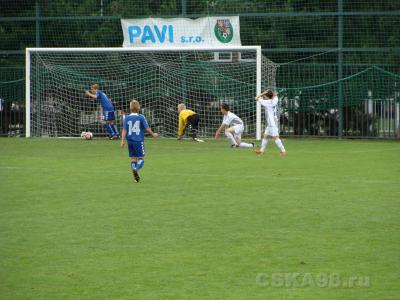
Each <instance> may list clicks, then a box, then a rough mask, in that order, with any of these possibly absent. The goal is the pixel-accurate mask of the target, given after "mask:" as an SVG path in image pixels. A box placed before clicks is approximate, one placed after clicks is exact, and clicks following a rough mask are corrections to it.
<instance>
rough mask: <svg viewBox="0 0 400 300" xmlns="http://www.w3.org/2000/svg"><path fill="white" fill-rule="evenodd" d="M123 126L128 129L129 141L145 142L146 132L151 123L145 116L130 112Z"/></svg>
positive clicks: (127, 136) (127, 137)
mask: <svg viewBox="0 0 400 300" xmlns="http://www.w3.org/2000/svg"><path fill="white" fill-rule="evenodd" d="M123 127H124V129H125V130H126V139H127V141H128V142H143V141H144V132H145V131H146V129H147V128H149V125H148V123H147V120H146V118H145V117H144V116H142V115H139V114H130V115H129V116H127V117H125V121H124V124H123Z"/></svg>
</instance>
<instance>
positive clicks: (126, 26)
mask: <svg viewBox="0 0 400 300" xmlns="http://www.w3.org/2000/svg"><path fill="white" fill-rule="evenodd" d="M121 25H122V31H123V33H124V44H123V47H160V46H175V47H188V46H218V47H220V46H241V42H240V25H239V17H238V16H234V17H205V18H198V19H195V20H192V19H188V18H173V19H162V18H147V19H121Z"/></svg>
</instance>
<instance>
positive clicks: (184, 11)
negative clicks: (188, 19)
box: [182, 0, 187, 16]
mask: <svg viewBox="0 0 400 300" xmlns="http://www.w3.org/2000/svg"><path fill="white" fill-rule="evenodd" d="M186 14H187V0H182V16H186Z"/></svg>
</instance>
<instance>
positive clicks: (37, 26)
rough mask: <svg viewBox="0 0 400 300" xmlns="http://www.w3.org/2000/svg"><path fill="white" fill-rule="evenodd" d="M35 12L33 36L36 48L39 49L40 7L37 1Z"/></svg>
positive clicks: (37, 0)
mask: <svg viewBox="0 0 400 300" xmlns="http://www.w3.org/2000/svg"><path fill="white" fill-rule="evenodd" d="M35 12H36V16H35V19H36V26H35V28H36V31H35V32H36V34H35V40H36V43H35V45H36V47H40V21H39V20H40V7H39V0H36V7H35Z"/></svg>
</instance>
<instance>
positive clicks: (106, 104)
mask: <svg viewBox="0 0 400 300" xmlns="http://www.w3.org/2000/svg"><path fill="white" fill-rule="evenodd" d="M86 95H87V96H89V97H90V98H92V99H93V100H99V102H100V105H101V107H102V109H103V115H102V119H103V121H105V124H104V127H105V128H106V130H107V132H108V134H109V136H110V139H112V140H115V139H118V138H119V132H118V127H117V124H116V123H115V114H114V105H113V104H112V102H111V101H110V99H108V97H107V95H106V94H105V93H104V92H103V91H100V90H99V85H98V84H97V83H95V84H92V85H91V87H90V92H89V91H86Z"/></svg>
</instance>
